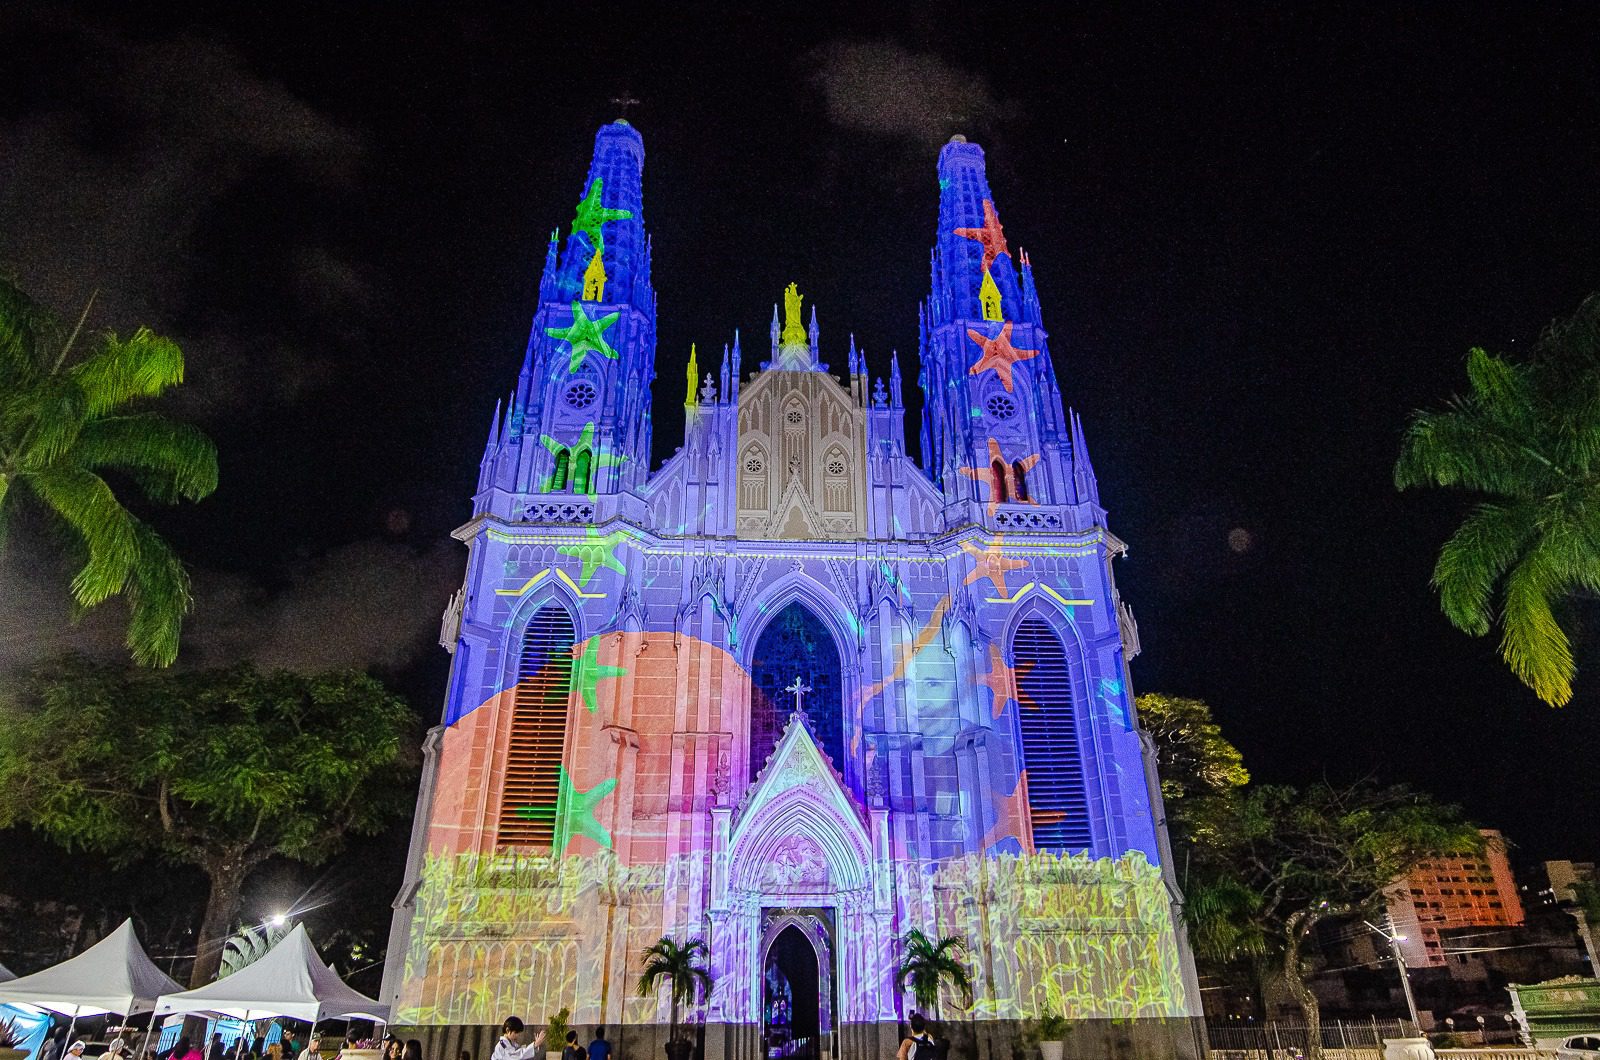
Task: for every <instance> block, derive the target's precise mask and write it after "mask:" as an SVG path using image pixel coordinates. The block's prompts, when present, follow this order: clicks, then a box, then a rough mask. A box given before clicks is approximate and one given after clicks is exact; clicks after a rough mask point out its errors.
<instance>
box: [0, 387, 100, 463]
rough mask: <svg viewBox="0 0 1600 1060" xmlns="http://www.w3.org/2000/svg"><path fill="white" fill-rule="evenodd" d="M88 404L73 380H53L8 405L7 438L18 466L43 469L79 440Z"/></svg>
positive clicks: (1, 427) (3, 425)
mask: <svg viewBox="0 0 1600 1060" xmlns="http://www.w3.org/2000/svg"><path fill="white" fill-rule="evenodd" d="M87 408H88V404H87V402H86V401H85V399H84V396H83V391H82V390H81V389H80V388H79V387H78V386H77V384H75V383H74V382H72V380H70V379H60V378H50V379H43V380H40V381H39V383H38V385H36V386H34V387H32V388H29V389H28V390H27V391H26V392H19V393H18V394H17V395H14V396H13V397H12V399H11V400H9V401H7V402H6V407H5V409H4V412H3V415H4V422H3V423H0V429H3V430H4V436H3V437H4V438H5V440H6V442H8V443H9V444H8V445H7V446H6V448H8V449H10V450H11V461H12V463H13V466H16V467H31V468H42V467H47V466H49V465H50V463H51V462H52V461H55V460H58V459H60V457H61V456H62V455H63V454H65V453H66V452H67V451H68V450H69V449H71V448H72V446H73V444H74V443H75V442H76V441H77V438H78V434H79V432H80V431H82V429H83V422H84V418H85V415H86V413H87Z"/></svg>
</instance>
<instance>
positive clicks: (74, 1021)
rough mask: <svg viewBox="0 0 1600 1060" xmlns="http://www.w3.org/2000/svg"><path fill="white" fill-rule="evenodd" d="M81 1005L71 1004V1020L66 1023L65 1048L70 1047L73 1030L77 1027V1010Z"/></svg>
mask: <svg viewBox="0 0 1600 1060" xmlns="http://www.w3.org/2000/svg"><path fill="white" fill-rule="evenodd" d="M82 1007H83V1006H82V1005H73V1006H72V1022H71V1023H69V1024H67V1044H66V1048H67V1049H71V1048H72V1033H73V1031H75V1030H77V1029H78V1010H79V1009H81V1008H82ZM62 1055H63V1056H65V1055H66V1053H65V1052H63V1053H62Z"/></svg>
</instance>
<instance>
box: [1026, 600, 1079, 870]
mask: <svg viewBox="0 0 1600 1060" xmlns="http://www.w3.org/2000/svg"><path fill="white" fill-rule="evenodd" d="M1011 650H1012V657H1013V660H1014V661H1013V665H1014V666H1015V667H1016V672H1017V690H1018V692H1019V695H1018V696H1017V702H1018V705H1019V707H1020V709H1019V711H1018V716H1019V718H1020V727H1021V730H1022V765H1023V771H1024V772H1025V773H1026V775H1027V780H1028V815H1029V817H1030V818H1031V819H1032V822H1033V844H1034V846H1035V847H1036V848H1037V849H1039V850H1053V851H1058V852H1065V853H1076V852H1077V851H1080V850H1086V849H1088V848H1089V847H1090V846H1091V845H1092V844H1093V833H1092V832H1091V830H1090V828H1089V796H1088V777H1087V774H1086V772H1085V768H1084V757H1083V749H1082V748H1081V747H1080V746H1079V742H1078V716H1077V711H1076V710H1075V709H1074V707H1073V698H1074V692H1075V691H1076V688H1077V684H1078V682H1077V681H1075V680H1074V679H1073V677H1074V675H1073V673H1072V671H1071V668H1070V667H1069V666H1068V665H1067V653H1066V650H1065V649H1064V648H1063V647H1062V643H1061V638H1060V637H1059V636H1057V635H1056V632H1055V631H1054V630H1053V629H1051V628H1050V626H1049V625H1047V624H1046V623H1045V622H1043V621H1041V620H1039V619H1037V618H1030V619H1028V620H1026V621H1025V622H1023V623H1022V625H1021V626H1019V627H1017V632H1016V635H1015V636H1014V637H1013V638H1012V640H1011Z"/></svg>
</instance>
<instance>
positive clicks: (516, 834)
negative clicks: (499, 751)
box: [498, 604, 575, 848]
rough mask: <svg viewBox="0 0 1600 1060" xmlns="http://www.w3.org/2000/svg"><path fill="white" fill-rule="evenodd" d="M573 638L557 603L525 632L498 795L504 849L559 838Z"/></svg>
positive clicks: (541, 844)
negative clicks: (559, 805)
mask: <svg viewBox="0 0 1600 1060" xmlns="http://www.w3.org/2000/svg"><path fill="white" fill-rule="evenodd" d="M574 636H575V632H574V629H573V626H572V618H571V616H569V615H568V614H567V612H566V611H565V610H563V609H562V608H560V607H558V606H556V605H554V604H546V605H545V606H544V607H541V608H540V609H539V610H538V611H537V612H536V613H535V614H534V616H533V618H532V619H530V620H529V622H528V628H527V630H526V632H524V634H523V636H522V648H521V651H520V653H519V654H518V656H517V685H516V688H515V689H514V690H513V692H512V708H511V732H510V734H509V736H508V737H507V739H506V748H505V755H504V762H505V785H504V787H503V788H502V789H501V793H500V821H499V824H500V828H499V841H498V845H499V846H500V847H501V848H506V847H528V846H532V847H548V846H550V845H552V844H553V843H554V842H555V825H556V809H557V807H556V799H557V797H558V796H559V795H560V792H561V759H562V754H563V752H564V751H565V748H566V740H567V704H568V701H569V699H570V697H571V694H572V645H573V639H574Z"/></svg>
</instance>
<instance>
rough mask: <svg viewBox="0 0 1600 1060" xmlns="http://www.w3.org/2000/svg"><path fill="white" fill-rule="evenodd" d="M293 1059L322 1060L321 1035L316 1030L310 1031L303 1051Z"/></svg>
mask: <svg viewBox="0 0 1600 1060" xmlns="http://www.w3.org/2000/svg"><path fill="white" fill-rule="evenodd" d="M295 1060H322V1035H320V1034H318V1033H317V1032H316V1031H312V1032H311V1040H310V1041H309V1042H307V1043H306V1047H305V1051H304V1052H302V1053H301V1054H300V1055H299V1056H297V1057H295Z"/></svg>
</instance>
